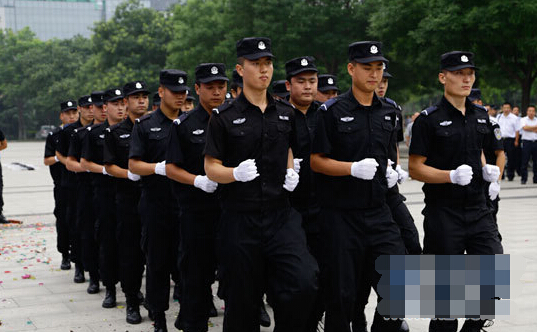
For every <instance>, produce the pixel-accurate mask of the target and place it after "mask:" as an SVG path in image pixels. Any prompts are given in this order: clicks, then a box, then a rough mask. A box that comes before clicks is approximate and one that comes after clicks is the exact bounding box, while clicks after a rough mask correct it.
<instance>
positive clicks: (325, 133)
mask: <svg viewBox="0 0 537 332" xmlns="http://www.w3.org/2000/svg"><path fill="white" fill-rule="evenodd" d="M316 117H317V119H316V121H315V122H316V125H315V128H316V129H315V136H314V138H313V144H312V146H311V153H324V154H329V153H330V152H332V132H333V121H332V117H331V111H330V110H328V111H323V110H319V111H318V112H317V115H316Z"/></svg>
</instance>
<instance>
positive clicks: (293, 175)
mask: <svg viewBox="0 0 537 332" xmlns="http://www.w3.org/2000/svg"><path fill="white" fill-rule="evenodd" d="M299 178H300V176H299V175H298V173H297V172H296V171H295V170H294V169H292V168H288V169H287V174H285V183H284V184H283V188H284V189H285V190H287V191H293V190H295V188H296V186H297V185H298V180H299Z"/></svg>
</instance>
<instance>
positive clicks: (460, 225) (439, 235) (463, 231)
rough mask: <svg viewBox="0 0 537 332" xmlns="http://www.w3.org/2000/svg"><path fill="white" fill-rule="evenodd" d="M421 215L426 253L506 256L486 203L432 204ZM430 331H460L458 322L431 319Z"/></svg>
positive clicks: (426, 206)
mask: <svg viewBox="0 0 537 332" xmlns="http://www.w3.org/2000/svg"><path fill="white" fill-rule="evenodd" d="M422 214H423V215H424V217H425V218H424V221H423V229H424V231H425V238H424V241H423V252H424V253H425V254H435V255H463V254H464V253H465V252H466V253H467V254H469V255H494V254H503V248H502V244H501V243H500V239H499V237H498V228H497V227H496V224H495V223H494V219H493V218H492V215H491V213H490V210H489V209H488V207H487V206H486V205H485V202H483V203H479V204H476V205H473V206H468V205H467V206H464V204H463V203H461V204H450V205H448V204H442V202H434V203H430V202H429V203H426V205H425V208H424V209H423V211H422ZM429 331H438V332H440V331H441V332H444V331H445V332H454V331H457V320H456V319H455V320H431V323H430V324H429Z"/></svg>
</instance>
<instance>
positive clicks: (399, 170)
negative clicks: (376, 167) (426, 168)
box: [395, 165, 408, 183]
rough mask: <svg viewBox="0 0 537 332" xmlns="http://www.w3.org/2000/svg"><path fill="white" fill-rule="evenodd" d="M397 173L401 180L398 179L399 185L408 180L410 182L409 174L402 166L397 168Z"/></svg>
mask: <svg viewBox="0 0 537 332" xmlns="http://www.w3.org/2000/svg"><path fill="white" fill-rule="evenodd" d="M395 171H396V172H397V174H398V175H399V178H398V179H397V181H398V182H399V183H403V182H405V181H406V180H408V172H407V171H405V170H404V169H403V168H402V167H401V165H397V166H396V167H395Z"/></svg>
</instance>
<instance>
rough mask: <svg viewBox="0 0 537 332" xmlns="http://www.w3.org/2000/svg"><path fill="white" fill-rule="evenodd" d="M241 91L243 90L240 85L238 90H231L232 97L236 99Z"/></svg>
mask: <svg viewBox="0 0 537 332" xmlns="http://www.w3.org/2000/svg"><path fill="white" fill-rule="evenodd" d="M241 92H242V88H241V87H240V86H238V87H237V90H231V97H233V98H234V99H235V98H237V97H238V96H239V95H240V94H241Z"/></svg>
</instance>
